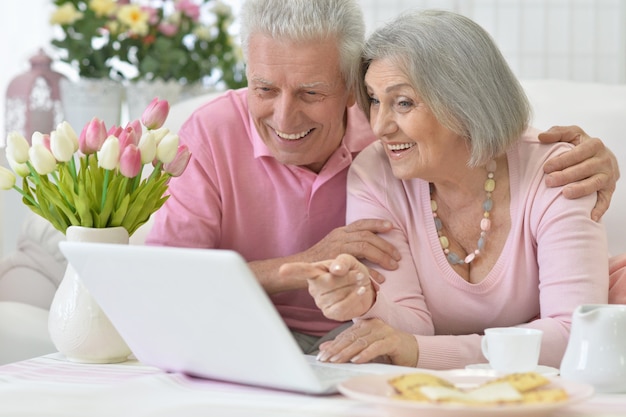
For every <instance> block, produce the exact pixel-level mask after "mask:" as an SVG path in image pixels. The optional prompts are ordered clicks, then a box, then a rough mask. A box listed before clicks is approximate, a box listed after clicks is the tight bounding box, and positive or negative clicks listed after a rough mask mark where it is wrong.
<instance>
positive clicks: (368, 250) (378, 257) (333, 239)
mask: <svg viewBox="0 0 626 417" xmlns="http://www.w3.org/2000/svg"><path fill="white" fill-rule="evenodd" d="M391 228H392V224H391V222H388V221H385V220H375V219H362V220H357V221H355V222H353V223H350V224H349V225H347V226H343V227H338V228H336V229H334V230H333V231H332V232H330V233H329V234H328V235H326V237H325V238H324V239H322V240H320V241H319V242H317V243H316V244H315V245H314V246H313V247H311V248H310V249H309V250H307V251H305V253H306V255H307V256H306V258H308V261H310V262H316V261H323V260H326V259H334V258H336V257H337V256H339V255H340V254H342V253H345V254H349V255H352V256H354V257H355V258H357V259H360V260H367V261H370V262H372V263H374V264H376V265H379V266H380V267H382V268H384V269H388V270H394V269H396V268H398V261H399V260H400V253H399V252H398V250H397V249H396V248H395V247H394V246H393V245H392V244H391V243H389V242H387V241H386V240H385V239H383V238H382V237H380V236H378V234H379V233H385V232H388V231H390V230H391ZM370 275H371V276H372V278H373V279H374V280H375V281H376V282H378V283H381V282H383V281H384V277H383V276H382V275H381V274H379V273H378V272H377V271H375V270H373V269H371V268H370Z"/></svg>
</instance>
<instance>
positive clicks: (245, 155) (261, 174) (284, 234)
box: [146, 89, 374, 336]
mask: <svg viewBox="0 0 626 417" xmlns="http://www.w3.org/2000/svg"><path fill="white" fill-rule="evenodd" d="M246 94H247V90H246V89H241V90H236V91H228V92H227V93H225V94H224V95H222V96H220V97H218V98H217V99H215V100H213V101H211V102H209V103H207V104H205V105H203V106H201V107H200V108H198V109H197V110H196V111H195V112H194V113H193V115H192V116H191V117H190V119H189V120H188V121H187V122H185V124H184V125H183V126H182V128H181V130H180V132H179V135H180V138H181V143H185V144H187V146H189V150H190V151H191V154H192V157H191V161H190V163H189V166H188V167H187V169H186V170H185V172H184V173H183V175H182V176H181V177H179V178H173V179H172V180H171V182H170V187H169V193H170V198H169V199H168V201H167V202H166V203H165V205H164V206H163V207H162V208H161V209H160V210H159V211H158V212H157V213H156V214H155V222H154V227H153V228H152V229H151V231H150V233H149V235H148V237H147V240H146V243H147V244H152V245H169V246H180V247H199V248H219V249H232V250H235V251H237V252H239V253H240V254H241V255H242V256H243V257H244V258H245V259H246V260H248V261H255V260H263V259H271V258H277V257H283V256H288V255H292V254H294V253H298V252H301V251H303V250H305V249H308V248H310V247H311V246H313V245H314V244H315V243H317V242H318V241H319V240H321V239H322V238H323V237H324V236H326V235H327V234H328V233H329V232H330V231H331V230H333V229H334V228H336V227H340V226H343V225H345V207H346V206H345V203H346V176H347V172H348V168H349V166H350V164H351V163H352V160H353V157H355V156H356V154H358V152H360V151H361V150H362V149H363V148H365V147H366V146H367V145H368V144H370V143H371V142H372V141H373V140H374V136H373V134H372V132H371V130H370V128H369V124H368V122H367V120H366V118H365V116H364V115H363V113H362V112H361V111H360V110H359V109H358V108H357V107H354V106H353V107H351V108H350V109H348V117H347V120H348V125H347V128H346V134H345V136H344V139H343V142H342V143H341V146H340V147H339V148H338V149H337V150H336V151H335V152H334V153H333V155H332V156H331V157H330V158H329V160H328V161H327V163H326V165H325V166H324V168H323V169H322V170H321V171H320V173H319V174H316V173H314V172H312V171H310V170H308V169H305V168H301V167H298V166H290V165H284V164H282V163H280V162H278V161H277V160H276V159H274V158H273V157H272V155H271V154H270V152H269V150H268V148H267V147H266V146H265V144H264V143H263V141H262V140H261V138H260V136H259V135H258V133H257V132H256V129H255V127H254V124H253V122H252V120H251V118H250V116H249V114H248V105H247V100H246ZM206 273H207V275H208V274H210V273H211V271H206ZM272 300H273V302H274V304H275V305H276V307H277V308H278V311H279V312H280V314H281V315H282V317H283V319H284V320H285V322H286V323H287V325H288V326H289V327H290V328H291V329H292V330H296V331H299V332H303V333H307V334H312V335H316V336H321V335H323V334H325V333H327V332H328V331H330V330H332V329H333V328H334V327H336V326H337V324H338V323H337V322H335V321H332V320H329V319H327V318H325V317H324V316H323V315H322V313H321V311H320V310H319V309H318V308H317V306H315V303H314V301H313V299H312V298H311V296H310V295H309V293H308V291H307V290H298V291H289V292H284V293H281V294H278V295H275V296H272Z"/></svg>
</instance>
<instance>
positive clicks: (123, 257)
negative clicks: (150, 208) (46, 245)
mask: <svg viewBox="0 0 626 417" xmlns="http://www.w3.org/2000/svg"><path fill="white" fill-rule="evenodd" d="M59 247H60V249H61V251H62V253H63V254H64V255H65V257H66V258H67V260H68V261H69V263H70V264H71V265H72V267H73V268H74V269H75V270H76V272H77V273H78V275H79V276H80V278H81V280H82V281H83V283H84V285H85V286H86V288H87V289H88V290H89V292H90V293H91V295H92V296H93V297H94V299H95V300H96V301H97V302H98V304H99V305H100V307H101V308H102V310H103V311H104V312H105V314H106V315H107V316H108V317H109V319H110V320H111V322H112V323H113V325H114V326H115V328H116V329H117V331H118V332H119V333H120V335H121V336H122V337H123V338H124V340H125V341H126V343H127V344H128V346H129V347H130V349H131V350H132V352H133V354H134V355H135V357H136V358H137V359H138V360H139V361H141V362H142V363H145V364H148V365H153V366H156V367H158V368H161V369H163V370H165V371H169V372H182V373H186V374H189V375H192V376H196V377H201V378H208V379H214V380H221V381H228V382H234V383H239V384H246V385H254V386H261V387H267V388H273V389H280V390H287V391H295V392H302V393H309V394H329V393H335V392H337V384H338V383H339V382H341V381H343V380H345V379H347V378H350V377H352V376H355V375H359V374H363V373H376V374H381V373H398V372H399V369H402V367H396V366H393V365H383V364H367V365H356V364H329V363H321V362H318V361H316V360H315V357H313V356H311V355H304V354H303V353H302V351H301V349H300V347H299V346H298V344H297V342H296V341H295V339H294V338H293V336H292V334H291V332H290V331H289V329H288V328H287V326H286V325H285V323H284V321H283V320H282V318H281V317H280V315H279V313H278V311H277V310H276V308H275V307H274V305H273V304H272V302H271V300H270V298H269V297H268V295H267V294H266V293H265V291H264V290H263V288H262V287H261V285H260V284H259V283H258V281H257V280H256V278H255V276H254V275H253V273H252V271H251V270H250V269H249V267H248V265H247V263H246V261H245V260H244V259H243V257H242V256H241V255H239V254H238V253H237V252H234V251H230V250H221V249H189V248H174V247H160V246H142V245H119V244H110V243H85V242H67V241H62V242H60V243H59Z"/></svg>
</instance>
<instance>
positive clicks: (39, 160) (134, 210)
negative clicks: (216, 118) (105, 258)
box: [0, 98, 191, 235]
mask: <svg viewBox="0 0 626 417" xmlns="http://www.w3.org/2000/svg"><path fill="white" fill-rule="evenodd" d="M168 113H169V103H168V102H167V101H165V100H159V99H156V98H155V99H154V100H153V101H152V102H151V103H150V105H149V106H148V107H147V108H146V110H145V111H144V112H143V115H142V118H141V121H139V120H134V121H131V122H130V123H128V124H127V126H126V127H124V128H122V127H120V126H113V127H112V128H110V129H109V130H108V131H107V129H106V126H105V124H104V122H102V121H101V120H99V119H98V118H94V119H92V120H91V121H90V122H89V123H87V124H86V125H85V127H84V128H83V130H82V132H81V133H80V136H77V135H76V132H75V131H74V129H73V128H72V126H71V125H70V124H69V123H67V122H62V123H61V124H59V125H58V127H57V129H56V130H54V131H53V132H51V133H50V134H42V133H40V132H35V133H34V134H33V136H32V138H31V144H29V142H28V141H27V140H26V138H25V137H24V136H22V135H21V134H19V133H17V132H11V133H9V135H8V137H7V148H6V156H7V160H8V162H9V165H10V166H11V168H12V170H13V172H12V171H11V170H9V169H7V168H5V167H0V188H2V189H5V190H9V189H11V188H13V189H15V190H16V191H18V192H19V193H20V194H21V195H22V197H23V198H22V201H23V202H24V204H26V205H27V206H28V207H29V208H30V209H31V210H32V211H33V212H35V213H36V214H38V215H40V216H42V217H43V218H45V219H47V220H48V221H50V223H52V225H53V226H54V227H55V228H56V229H58V230H60V231H61V232H63V233H65V231H66V229H67V228H68V227H69V226H84V227H94V228H104V227H116V226H123V227H124V228H125V229H126V230H127V231H128V234H129V235H132V234H133V233H134V232H135V231H136V230H137V228H139V227H140V226H141V225H142V224H144V223H145V222H146V221H148V219H149V218H150V216H151V215H152V213H154V212H155V211H156V210H158V209H159V208H160V207H161V206H162V205H163V203H165V201H166V200H167V197H168V196H167V195H166V194H165V191H167V186H168V180H169V178H171V177H175V176H179V175H181V174H182V173H183V171H184V170H185V168H186V167H187V164H188V162H189V159H190V157H191V154H190V152H189V150H188V149H187V147H186V145H179V137H178V135H177V134H174V133H172V132H170V131H169V129H167V128H165V127H163V124H164V122H165V120H166V118H167V115H168ZM148 164H149V165H150V166H151V167H152V172H150V173H149V174H148V172H145V173H144V167H145V166H146V165H148ZM144 174H146V175H144ZM16 176H17V177H21V178H22V186H21V187H19V186H17V185H16V181H17V178H16Z"/></svg>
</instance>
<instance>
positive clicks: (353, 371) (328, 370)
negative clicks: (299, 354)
mask: <svg viewBox="0 0 626 417" xmlns="http://www.w3.org/2000/svg"><path fill="white" fill-rule="evenodd" d="M308 362H309V363H310V365H311V368H312V369H313V372H315V374H316V375H317V377H318V378H319V379H320V380H321V381H324V382H339V381H343V380H346V379H348V378H352V377H355V376H359V375H365V374H371V373H372V372H371V370H367V369H366V367H364V366H363V367H361V366H359V365H355V364H347V363H346V364H334V363H326V362H319V361H317V360H315V358H314V357H313V360H310V359H309V360H308Z"/></svg>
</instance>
